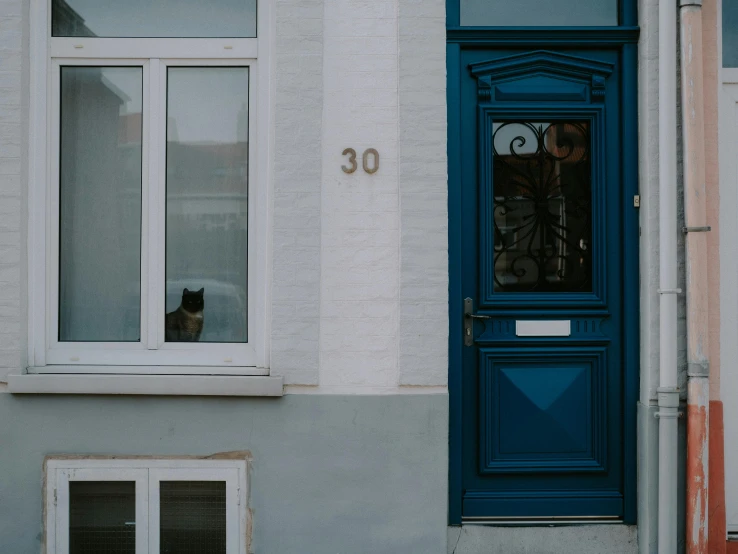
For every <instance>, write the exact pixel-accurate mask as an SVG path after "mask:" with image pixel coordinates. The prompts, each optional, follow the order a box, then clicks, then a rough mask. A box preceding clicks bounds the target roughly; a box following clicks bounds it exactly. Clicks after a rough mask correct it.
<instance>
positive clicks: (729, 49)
mask: <svg viewBox="0 0 738 554" xmlns="http://www.w3.org/2000/svg"><path fill="white" fill-rule="evenodd" d="M723 67H738V2H736V1H735V0H733V1H725V2H723Z"/></svg>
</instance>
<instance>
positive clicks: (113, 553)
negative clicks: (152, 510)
mask: <svg viewBox="0 0 738 554" xmlns="http://www.w3.org/2000/svg"><path fill="white" fill-rule="evenodd" d="M135 552H136V483H134V482H132V481H131V482H128V481H100V482H96V481H70V482H69V554H135Z"/></svg>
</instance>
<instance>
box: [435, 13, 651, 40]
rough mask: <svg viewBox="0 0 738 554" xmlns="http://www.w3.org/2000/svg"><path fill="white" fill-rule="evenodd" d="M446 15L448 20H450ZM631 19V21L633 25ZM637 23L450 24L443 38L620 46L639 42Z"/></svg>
mask: <svg viewBox="0 0 738 554" xmlns="http://www.w3.org/2000/svg"><path fill="white" fill-rule="evenodd" d="M450 19H451V17H450V15H447V21H448V20H450ZM636 24H637V23H634V24H633V25H636ZM639 33H640V30H639V28H638V27H635V26H632V27H537V28H525V27H522V28H521V27H449V28H448V29H447V30H446V40H447V41H448V42H455V43H459V44H464V45H465V46H480V47H482V46H483V47H490V46H494V47H513V46H514V47H521V46H528V47H536V46H548V47H550V46H555V47H573V48H594V47H618V48H619V47H620V46H622V45H623V44H626V43H634V44H636V43H638V36H639Z"/></svg>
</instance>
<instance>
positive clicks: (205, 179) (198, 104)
mask: <svg viewBox="0 0 738 554" xmlns="http://www.w3.org/2000/svg"><path fill="white" fill-rule="evenodd" d="M248 85H249V73H248V68H245V67H186V68H185V67H177V68H169V70H168V88H167V185H166V186H167V219H166V233H167V237H166V247H167V252H166V311H167V316H166V340H167V341H170V342H177V341H179V342H182V341H200V342H246V341H247V328H246V324H247V250H248V241H247V223H248Z"/></svg>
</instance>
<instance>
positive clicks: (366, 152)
mask: <svg viewBox="0 0 738 554" xmlns="http://www.w3.org/2000/svg"><path fill="white" fill-rule="evenodd" d="M369 154H371V155H372V156H374V164H373V165H374V167H372V168H371V169H370V168H369ZM361 162H362V165H363V166H364V171H366V172H367V173H370V174H371V173H376V172H377V171H378V170H379V152H377V151H376V150H375V149H374V148H369V149H368V150H364V155H363V156H362V158H361Z"/></svg>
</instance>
